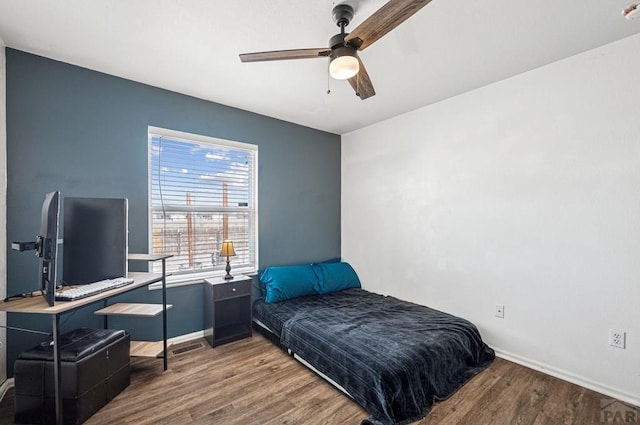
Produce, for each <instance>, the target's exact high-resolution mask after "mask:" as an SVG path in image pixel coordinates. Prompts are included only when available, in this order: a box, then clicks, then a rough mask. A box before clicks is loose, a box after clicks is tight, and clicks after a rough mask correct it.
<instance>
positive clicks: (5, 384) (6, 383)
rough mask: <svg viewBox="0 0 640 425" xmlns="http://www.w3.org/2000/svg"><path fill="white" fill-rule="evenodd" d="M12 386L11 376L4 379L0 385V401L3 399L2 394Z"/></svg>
mask: <svg viewBox="0 0 640 425" xmlns="http://www.w3.org/2000/svg"><path fill="white" fill-rule="evenodd" d="M13 386H14V381H13V378H9V379H7V380H5V381H4V382H3V383H2V385H0V402H2V400H3V399H4V395H5V394H6V393H7V391H9V390H10V389H11V388H13Z"/></svg>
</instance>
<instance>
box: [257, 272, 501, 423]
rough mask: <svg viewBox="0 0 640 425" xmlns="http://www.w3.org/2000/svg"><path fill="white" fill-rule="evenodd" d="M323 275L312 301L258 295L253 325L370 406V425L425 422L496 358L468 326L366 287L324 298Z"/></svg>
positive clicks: (330, 293)
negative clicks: (436, 403)
mask: <svg viewBox="0 0 640 425" xmlns="http://www.w3.org/2000/svg"><path fill="white" fill-rule="evenodd" d="M317 276H318V274H316V281H315V282H313V291H311V293H310V294H307V295H296V296H293V297H285V298H286V299H279V300H276V301H273V300H269V299H268V298H269V297H268V296H267V297H266V299H265V297H264V296H257V297H256V298H257V299H256V300H255V301H254V303H253V318H254V322H255V323H256V324H257V325H259V326H257V328H258V329H259V330H260V331H261V332H262V333H263V334H266V335H267V336H268V337H270V339H271V340H272V341H274V342H275V343H277V344H279V345H280V346H281V347H282V348H283V349H285V350H287V351H288V352H289V353H290V354H292V355H295V356H296V358H298V359H299V360H301V361H302V362H303V363H305V364H306V365H307V366H310V367H311V368H312V369H314V370H315V371H316V372H318V373H319V374H320V375H321V376H323V377H324V378H325V379H327V380H329V381H330V382H331V383H332V384H334V385H336V386H337V387H338V388H339V389H341V390H342V391H344V392H345V393H346V394H347V395H349V396H350V397H352V398H353V399H354V400H355V401H356V402H358V403H359V404H360V405H361V406H362V407H364V408H365V409H366V410H367V411H368V412H369V414H370V416H369V417H368V418H367V419H365V420H364V421H363V422H362V424H363V425H364V424H372V425H388V424H389V425H390V424H405V423H410V422H413V421H416V420H418V419H421V418H423V417H424V416H425V415H426V414H427V413H428V412H429V411H430V409H431V407H432V405H433V403H434V401H436V400H442V399H446V398H447V397H449V396H450V395H451V394H453V393H454V392H455V391H456V390H457V389H458V388H460V387H461V386H462V385H463V384H464V383H465V382H467V381H468V380H469V379H471V378H472V377H473V376H475V375H476V374H477V373H479V372H481V371H482V370H483V369H485V368H486V367H487V366H488V365H489V364H490V363H491V361H492V360H493V359H494V357H495V356H494V352H493V350H492V349H491V348H490V347H488V346H487V345H486V344H485V343H484V342H483V341H482V338H481V337H480V334H479V332H478V330H477V328H476V327H475V326H474V325H473V324H472V323H470V322H469V321H467V320H465V319H462V318H459V317H456V316H453V315H450V314H447V313H443V312H440V311H437V310H434V309H431V308H429V307H425V306H421V305H417V304H414V303H410V302H407V301H402V300H400V299H397V298H394V297H391V296H383V295H379V294H375V293H372V292H368V291H366V290H364V289H361V288H360V287H359V286H360V283H359V281H357V285H355V284H353V285H351V287H349V288H341V289H339V290H336V291H323V290H322V288H321V285H320V288H319V285H318V283H317V281H318V278H317ZM298 278H299V276H294V279H298ZM356 279H357V278H356ZM303 280H304V279H303ZM319 280H322V279H319ZM267 285H268V284H267ZM339 286H340V285H339ZM343 286H344V285H343ZM296 288H298V287H297V286H296ZM265 289H266V290H267V291H268V287H266V288H265V284H264V282H263V283H262V291H261V293H264V291H265ZM296 290H297V289H296ZM321 292H325V293H321Z"/></svg>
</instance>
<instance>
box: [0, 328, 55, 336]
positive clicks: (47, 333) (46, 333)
mask: <svg viewBox="0 0 640 425" xmlns="http://www.w3.org/2000/svg"><path fill="white" fill-rule="evenodd" d="M0 328H5V329H9V330H12V331H21V332H29V333H33V334H40V335H47V336H52V335H53V334H52V333H50V332H42V331H34V330H33V329H25V328H17V327H15V326H5V325H0Z"/></svg>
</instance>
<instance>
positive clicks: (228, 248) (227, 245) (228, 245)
mask: <svg viewBox="0 0 640 425" xmlns="http://www.w3.org/2000/svg"><path fill="white" fill-rule="evenodd" d="M235 255H236V251H235V250H234V249H233V242H231V241H224V242H222V249H221V250H220V256H221V257H233V256H235Z"/></svg>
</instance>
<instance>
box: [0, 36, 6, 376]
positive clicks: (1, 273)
mask: <svg viewBox="0 0 640 425" xmlns="http://www.w3.org/2000/svg"><path fill="white" fill-rule="evenodd" d="M4 52H5V48H4V44H3V43H2V40H0V299H4V298H5V297H6V296H7V106H6V86H7V85H6V66H5V64H6V62H5V53H4ZM6 324H7V315H6V313H0V325H3V326H4V325H6ZM0 342H2V347H0V383H2V382H4V381H5V380H6V379H7V360H6V359H7V344H6V343H7V331H6V329H5V328H0Z"/></svg>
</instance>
